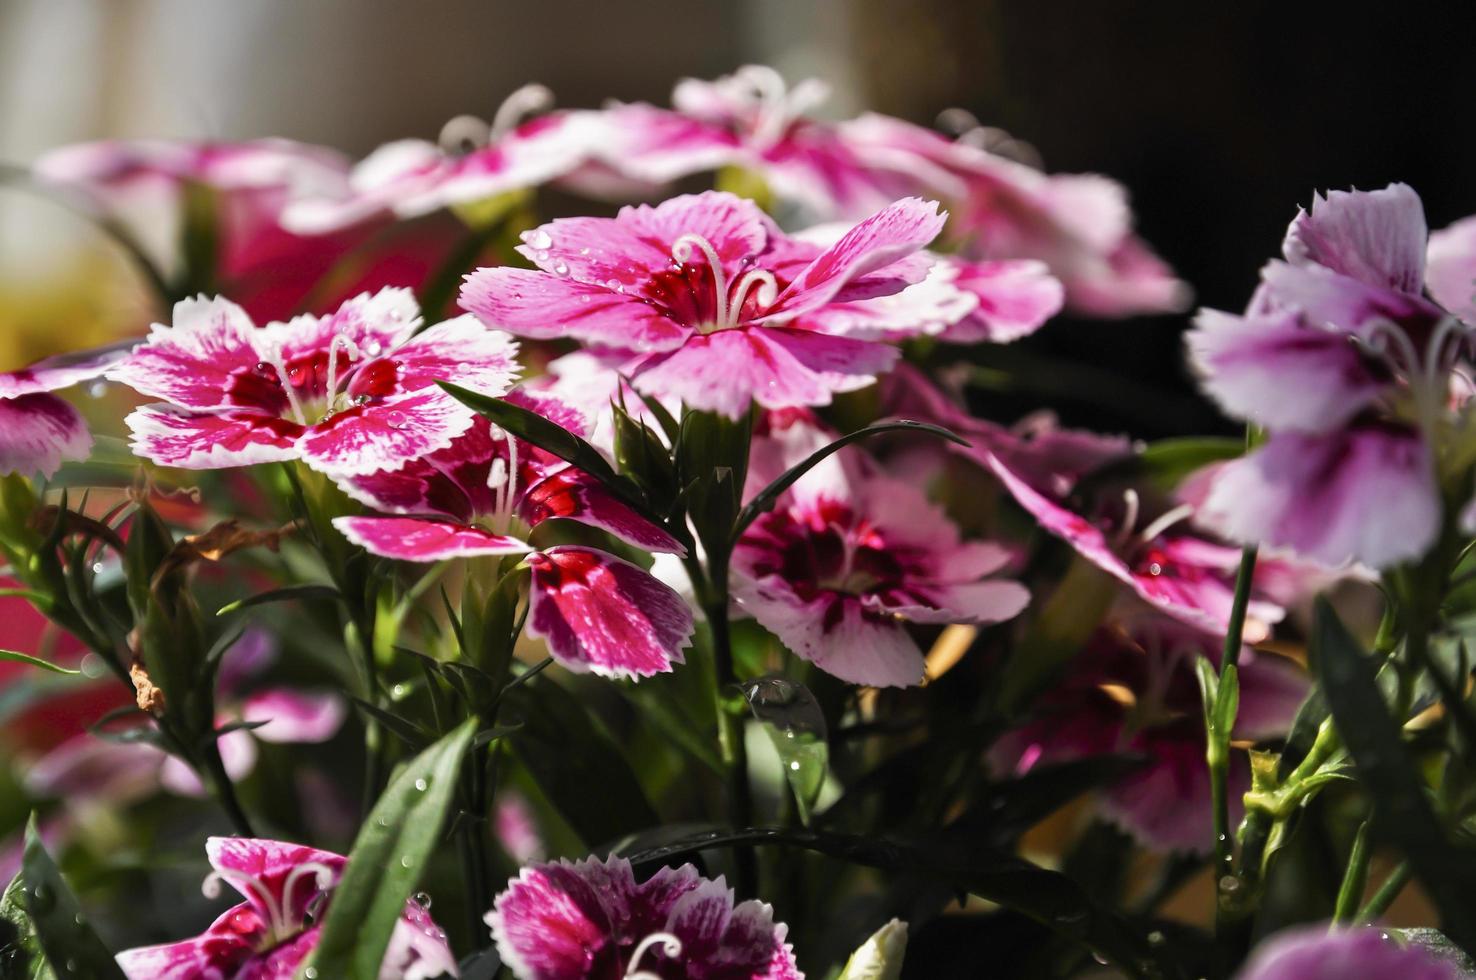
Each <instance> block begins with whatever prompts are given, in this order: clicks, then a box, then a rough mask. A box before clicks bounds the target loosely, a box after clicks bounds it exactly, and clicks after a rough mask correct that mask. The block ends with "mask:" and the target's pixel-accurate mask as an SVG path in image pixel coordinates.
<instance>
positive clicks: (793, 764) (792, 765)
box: [789, 762, 800, 772]
mask: <svg viewBox="0 0 1476 980" xmlns="http://www.w3.org/2000/svg"><path fill="white" fill-rule="evenodd" d="M789 768H790V769H791V770H792V771H794V772H799V768H800V764H799V763H798V762H791V763H790V764H789Z"/></svg>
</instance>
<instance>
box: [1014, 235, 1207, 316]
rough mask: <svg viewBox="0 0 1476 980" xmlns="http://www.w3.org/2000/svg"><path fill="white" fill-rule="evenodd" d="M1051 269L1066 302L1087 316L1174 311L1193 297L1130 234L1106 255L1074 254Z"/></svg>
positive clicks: (1147, 249)
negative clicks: (1062, 285) (1071, 258)
mask: <svg viewBox="0 0 1476 980" xmlns="http://www.w3.org/2000/svg"><path fill="white" fill-rule="evenodd" d="M1042 257H1043V258H1044V256H1042ZM1047 261H1048V262H1049V259H1048V258H1047ZM1051 272H1052V273H1054V274H1055V275H1056V276H1058V277H1059V278H1060V279H1061V282H1062V283H1063V284H1064V285H1065V287H1066V305H1067V306H1068V307H1070V308H1071V309H1073V310H1075V311H1077V312H1079V313H1084V314H1087V315H1090V316H1101V317H1127V316H1142V315H1144V314H1156V313H1178V312H1180V311H1182V310H1185V309H1187V308H1188V307H1189V304H1190V301H1191V300H1192V299H1193V298H1194V292H1193V290H1192V289H1190V288H1189V284H1188V283H1186V282H1184V280H1182V279H1179V278H1177V277H1176V276H1175V275H1174V270H1173V267H1172V266H1170V265H1169V264H1168V263H1167V262H1165V261H1164V260H1163V259H1161V258H1159V257H1158V256H1157V255H1155V254H1154V253H1153V251H1152V249H1150V248H1149V247H1148V245H1147V243H1145V242H1144V241H1143V240H1142V239H1140V238H1138V237H1137V236H1135V235H1129V236H1128V237H1126V238H1124V239H1123V240H1122V241H1121V242H1120V243H1119V244H1118V245H1117V247H1116V248H1114V249H1112V251H1110V252H1108V253H1107V254H1105V255H1092V254H1086V255H1079V256H1076V257H1075V263H1074V264H1067V265H1065V266H1061V267H1058V266H1054V265H1053V266H1051Z"/></svg>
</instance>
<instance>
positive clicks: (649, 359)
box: [461, 192, 944, 418]
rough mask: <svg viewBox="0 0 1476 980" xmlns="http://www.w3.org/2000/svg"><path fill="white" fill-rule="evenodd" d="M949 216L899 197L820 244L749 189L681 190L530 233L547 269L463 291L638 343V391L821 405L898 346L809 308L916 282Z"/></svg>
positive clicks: (551, 324)
mask: <svg viewBox="0 0 1476 980" xmlns="http://www.w3.org/2000/svg"><path fill="white" fill-rule="evenodd" d="M943 221H944V217H943V216H942V215H940V214H938V212H937V208H936V206H935V205H933V204H930V203H927V202H924V201H921V200H917V199H908V200H902V201H898V202H896V203H894V204H892V205H889V206H888V207H886V208H885V209H883V210H882V211H880V212H878V213H877V214H875V215H873V216H872V217H870V218H868V219H866V220H865V221H863V222H861V223H860V224H858V225H856V226H855V227H854V228H852V229H851V230H850V231H848V232H847V233H846V234H845V235H843V236H842V237H841V238H840V239H839V240H838V241H837V242H836V243H835V244H834V245H832V246H830V247H829V248H826V249H822V248H820V247H819V246H816V245H811V244H808V243H804V242H799V241H796V240H793V239H790V238H787V237H786V236H785V235H784V234H783V233H782V232H780V231H779V230H778V228H777V227H775V225H774V224H773V222H771V221H770V220H769V219H768V218H767V217H766V216H765V215H764V214H763V212H762V211H760V210H759V209H758V207H757V206H755V205H754V204H753V203H752V202H751V201H747V200H744V199H742V198H738V197H735V196H733V195H731V194H722V193H715V192H709V193H706V194H699V195H692V196H685V197H677V198H672V199H671V200H669V201H666V202H664V203H662V204H660V205H658V206H657V207H654V208H651V207H645V206H642V207H629V208H624V209H622V210H621V211H620V213H619V214H618V215H617V216H616V217H615V218H613V219H607V218H565V219H561V220H558V221H554V222H551V223H549V224H546V225H543V226H542V227H540V228H536V229H534V230H532V231H530V232H527V233H525V234H524V236H523V241H524V244H523V245H522V246H520V247H519V251H521V252H522V253H523V254H524V255H526V256H527V257H528V258H529V259H531V260H532V261H533V262H534V263H535V264H536V265H537V266H538V270H525V269H510V268H492V269H480V270H478V271H477V272H475V273H474V274H473V275H472V276H471V277H470V278H469V279H468V281H467V285H466V288H465V289H464V290H463V291H462V296H461V302H462V304H463V305H464V306H465V307H466V308H467V309H470V310H472V311H474V312H475V313H476V314H477V315H478V316H480V317H481V318H482V319H483V320H484V321H486V322H487V323H488V324H489V325H493V326H497V327H500V328H503V329H506V330H510V331H512V332H513V333H516V334H521V335H523V336H528V337H538V338H553V337H573V338H576V339H579V340H583V341H585V342H586V343H589V344H592V345H595V346H599V347H606V348H613V349H616V350H624V351H631V352H632V359H631V361H630V363H629V365H628V366H627V373H628V375H629V376H630V377H631V379H632V382H633V383H634V384H635V386H636V387H637V388H638V389H639V390H641V391H643V392H648V393H650V394H653V395H657V396H670V397H673V398H680V399H681V400H682V401H683V402H685V403H686V404H687V405H689V406H690V407H692V408H696V409H701V410H704V411H714V412H719V413H721V414H723V415H726V416H728V417H730V418H737V417H739V416H740V415H742V414H743V413H744V412H746V411H747V410H748V407H749V405H750V404H751V403H752V402H755V401H756V402H758V404H760V405H762V406H763V407H765V408H787V407H792V406H802V405H824V404H828V403H829V402H830V399H831V396H832V394H833V393H835V392H837V391H847V390H851V389H854V388H858V387H863V386H865V385H867V384H870V383H871V382H872V381H873V380H875V377H876V375H877V374H878V373H881V372H884V371H886V370H887V369H888V368H890V367H891V365H892V364H893V363H894V362H895V361H896V358H897V352H896V350H894V349H893V348H890V347H887V346H884V345H881V344H876V343H871V342H867V341H861V340H854V339H851V338H848V337H839V336H833V335H830V334H827V333H824V332H822V331H821V330H819V329H814V328H810V329H806V328H805V327H804V323H803V320H804V318H805V317H807V316H809V315H812V314H816V313H817V312H819V311H822V310H823V309H824V308H825V307H826V306H828V305H830V304H832V303H839V302H847V301H850V300H855V299H860V298H863V297H864V298H874V297H878V296H886V295H890V294H893V293H897V292H900V291H901V290H902V289H903V288H904V287H906V286H908V285H910V284H911V283H913V282H916V281H918V280H919V279H921V278H922V277H923V276H924V275H925V274H926V270H927V266H928V262H927V261H926V260H925V259H924V260H921V261H919V260H918V258H917V257H916V256H915V255H914V253H917V252H918V251H919V250H920V249H922V248H923V247H924V246H925V245H927V243H928V242H929V241H931V240H932V239H933V237H934V236H935V235H936V234H937V233H938V230H939V229H940V228H941V227H942V225H943ZM920 319H921V318H920ZM920 327H921V324H919V328H920Z"/></svg>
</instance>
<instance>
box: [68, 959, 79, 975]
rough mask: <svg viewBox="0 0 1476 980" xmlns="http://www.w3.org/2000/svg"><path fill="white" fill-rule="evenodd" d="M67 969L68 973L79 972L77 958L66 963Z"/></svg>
mask: <svg viewBox="0 0 1476 980" xmlns="http://www.w3.org/2000/svg"><path fill="white" fill-rule="evenodd" d="M65 969H66V971H67V972H68V973H76V972H77V961H76V960H67V965H66V967H65Z"/></svg>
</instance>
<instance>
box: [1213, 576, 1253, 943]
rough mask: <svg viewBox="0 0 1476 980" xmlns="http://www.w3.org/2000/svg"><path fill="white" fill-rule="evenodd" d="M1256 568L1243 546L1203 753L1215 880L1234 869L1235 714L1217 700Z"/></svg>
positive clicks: (1233, 658) (1236, 657)
mask: <svg viewBox="0 0 1476 980" xmlns="http://www.w3.org/2000/svg"><path fill="white" fill-rule="evenodd" d="M1255 571H1256V549H1255V548H1246V549H1245V550H1244V551H1242V552H1241V554H1240V571H1239V572H1238V573H1237V574H1236V576H1235V599H1234V602H1233V603H1232V605H1231V607H1230V622H1229V626H1228V628H1227V629H1226V631H1225V647H1224V650H1223V653H1222V655H1221V658H1220V685H1219V692H1220V693H1219V696H1218V697H1217V698H1216V702H1217V703H1216V704H1215V705H1213V706H1212V707H1211V710H1210V716H1211V717H1214V718H1218V719H1219V720H1220V724H1218V725H1215V726H1213V727H1212V728H1211V730H1210V731H1208V732H1206V738H1207V740H1208V741H1207V746H1206V757H1207V761H1208V763H1209V770H1210V797H1211V803H1212V804H1213V806H1214V831H1215V840H1214V845H1215V861H1214V876H1215V881H1216V882H1218V881H1219V880H1220V879H1221V878H1222V877H1224V876H1226V875H1233V874H1234V873H1235V849H1234V846H1233V842H1232V841H1231V839H1230V800H1229V790H1228V784H1229V775H1230V733H1231V731H1232V730H1233V729H1234V727H1235V717H1234V715H1233V714H1230V715H1229V717H1223V715H1225V714H1228V712H1224V711H1222V707H1223V706H1222V705H1221V704H1220V703H1219V702H1220V701H1222V700H1223V699H1224V698H1225V697H1226V691H1227V685H1226V683H1225V677H1226V674H1233V673H1234V672H1235V671H1236V670H1237V669H1238V664H1239V662H1240V647H1241V643H1242V640H1243V638H1244V635H1245V611H1246V608H1247V606H1248V605H1249V603H1250V590H1251V579H1252V578H1253V577H1254V575H1255ZM1218 891H1219V890H1218V888H1217V889H1216V896H1215V919H1216V928H1217V931H1219V929H1220V928H1221V927H1222V926H1223V922H1222V920H1223V918H1224V910H1223V905H1224V903H1223V902H1222V901H1221V900H1220V896H1219V894H1218Z"/></svg>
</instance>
